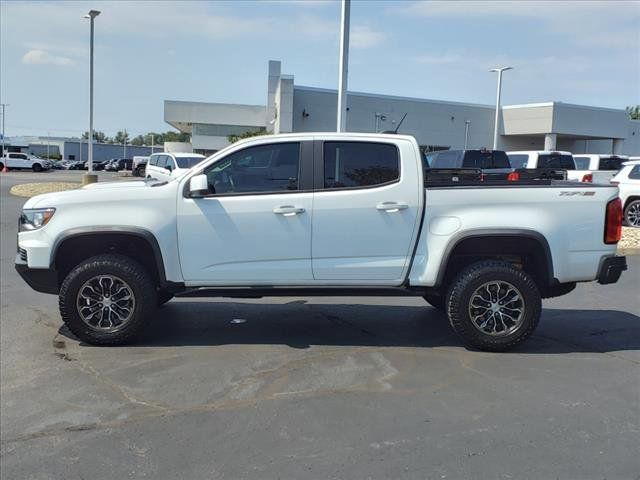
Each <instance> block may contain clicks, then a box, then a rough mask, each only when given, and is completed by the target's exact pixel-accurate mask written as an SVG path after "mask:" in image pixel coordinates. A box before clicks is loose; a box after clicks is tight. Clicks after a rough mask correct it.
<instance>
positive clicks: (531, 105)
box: [502, 101, 624, 112]
mask: <svg viewBox="0 0 640 480" xmlns="http://www.w3.org/2000/svg"><path fill="white" fill-rule="evenodd" d="M555 106H559V107H572V108H582V109H587V110H595V111H599V112H602V111H608V112H624V109H621V108H610V107H594V106H592V105H578V104H577V103H565V102H557V101H553V102H542V103H521V104H518V105H504V106H503V107H502V109H503V110H509V109H512V108H513V109H515V108H536V107H555Z"/></svg>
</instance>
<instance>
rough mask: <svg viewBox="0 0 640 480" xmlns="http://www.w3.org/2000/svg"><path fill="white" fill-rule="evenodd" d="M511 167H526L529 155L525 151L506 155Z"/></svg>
mask: <svg viewBox="0 0 640 480" xmlns="http://www.w3.org/2000/svg"><path fill="white" fill-rule="evenodd" d="M507 156H508V157H509V163H510V164H511V168H527V164H528V163H529V155H527V154H525V153H514V154H509V155H507Z"/></svg>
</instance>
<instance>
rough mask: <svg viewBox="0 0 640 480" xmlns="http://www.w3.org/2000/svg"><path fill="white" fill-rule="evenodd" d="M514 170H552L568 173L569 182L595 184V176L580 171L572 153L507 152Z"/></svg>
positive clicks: (544, 151)
mask: <svg viewBox="0 0 640 480" xmlns="http://www.w3.org/2000/svg"><path fill="white" fill-rule="evenodd" d="M507 156H508V157H509V162H510V163H511V167H512V168H529V169H538V168H543V169H544V168H550V169H561V170H566V171H567V179H568V180H577V181H578V182H588V183H593V174H592V172H591V171H590V170H587V169H579V168H577V166H576V162H575V161H574V159H573V155H571V152H557V151H550V150H526V151H518V152H507Z"/></svg>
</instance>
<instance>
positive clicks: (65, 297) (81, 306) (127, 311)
mask: <svg viewBox="0 0 640 480" xmlns="http://www.w3.org/2000/svg"><path fill="white" fill-rule="evenodd" d="M157 302H158V300H157V293H156V289H155V286H154V284H153V282H152V280H151V277H150V276H149V274H148V273H147V272H146V271H145V269H144V268H143V267H142V266H141V265H140V264H138V263H137V262H136V261H135V260H133V259H131V258H129V257H125V256H122V255H115V254H107V255H98V256H95V257H92V258H89V259H88V260H85V261H84V262H82V263H81V264H80V265H78V266H77V267H75V268H74V269H73V270H72V271H71V272H70V273H69V274H68V275H67V277H66V278H65V279H64V281H63V282H62V286H61V287H60V294H59V306H60V315H61V316H62V320H63V321H64V323H65V324H66V325H67V327H69V330H71V331H72V332H73V334H74V335H76V336H77V337H78V338H79V339H80V340H82V341H84V342H87V343H90V344H92V345H121V344H125V343H128V342H130V341H131V340H132V339H133V338H134V337H135V336H136V335H137V334H138V333H140V331H141V330H142V328H143V327H144V325H145V323H146V321H147V320H148V319H149V318H150V316H151V315H152V314H153V312H154V311H155V308H156V306H157Z"/></svg>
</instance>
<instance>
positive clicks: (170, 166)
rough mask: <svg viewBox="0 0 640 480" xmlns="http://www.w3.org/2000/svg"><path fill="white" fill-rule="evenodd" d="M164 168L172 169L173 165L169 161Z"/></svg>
mask: <svg viewBox="0 0 640 480" xmlns="http://www.w3.org/2000/svg"><path fill="white" fill-rule="evenodd" d="M164 168H166V169H167V170H169V171H172V170H173V165H171V164H170V163H169V162H167V165H166V166H165V167H164Z"/></svg>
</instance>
